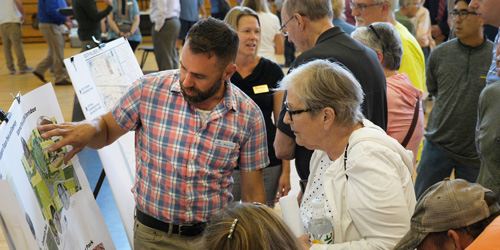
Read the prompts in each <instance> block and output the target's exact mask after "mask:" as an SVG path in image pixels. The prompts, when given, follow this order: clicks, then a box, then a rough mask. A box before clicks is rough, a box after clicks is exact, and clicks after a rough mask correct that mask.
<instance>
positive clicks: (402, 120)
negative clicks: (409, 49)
mask: <svg viewBox="0 0 500 250" xmlns="http://www.w3.org/2000/svg"><path fill="white" fill-rule="evenodd" d="M352 38H354V39H356V40H358V41H359V42H361V43H362V44H364V45H365V46H367V47H368V48H371V49H372V50H374V51H375V52H376V53H377V56H378V58H379V61H380V64H381V65H382V69H384V74H385V77H386V82H387V111H388V118H387V134H388V135H389V136H391V137H393V138H394V139H396V140H398V142H399V143H401V145H403V147H405V148H406V149H408V150H411V151H412V152H413V163H414V164H415V162H416V158H417V153H418V148H419V146H420V142H421V141H422V137H423V136H424V109H423V108H422V105H421V102H422V101H421V99H422V91H420V90H418V89H417V88H415V87H414V86H413V85H412V84H411V81H410V78H409V77H408V75H407V74H406V73H401V74H399V73H398V70H399V67H400V65H401V58H402V57H403V47H402V45H401V37H400V36H399V34H398V32H397V30H396V28H394V25H391V24H390V23H383V22H377V23H373V24H371V25H369V26H368V27H360V28H358V29H356V30H355V31H354V32H353V33H352Z"/></svg>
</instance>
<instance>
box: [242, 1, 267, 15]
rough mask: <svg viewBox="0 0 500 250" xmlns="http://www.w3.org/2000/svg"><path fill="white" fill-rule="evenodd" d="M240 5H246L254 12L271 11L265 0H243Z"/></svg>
mask: <svg viewBox="0 0 500 250" xmlns="http://www.w3.org/2000/svg"><path fill="white" fill-rule="evenodd" d="M241 6H243V7H248V8H250V9H252V10H255V11H256V12H271V11H270V10H269V6H268V5H267V1H266V0H243V1H242V2H241Z"/></svg>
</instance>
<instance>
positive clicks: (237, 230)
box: [200, 203, 301, 250]
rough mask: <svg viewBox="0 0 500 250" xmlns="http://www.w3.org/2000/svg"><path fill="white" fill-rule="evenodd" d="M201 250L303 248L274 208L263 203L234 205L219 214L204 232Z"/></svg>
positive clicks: (286, 249)
mask: <svg viewBox="0 0 500 250" xmlns="http://www.w3.org/2000/svg"><path fill="white" fill-rule="evenodd" d="M235 219H237V220H235ZM229 236H230V237H229ZM200 249H207V250H253V249H259V250H261V249H262V250H271V249H272V250H295V249H297V250H299V249H301V248H300V245H299V243H298V241H297V239H296V237H295V236H294V235H293V233H292V231H291V230H290V228H289V227H288V226H287V225H286V224H285V222H284V221H283V220H282V219H281V218H280V217H279V216H278V214H276V212H275V211H274V210H272V209H271V208H269V207H267V206H265V205H262V204H260V203H257V204H255V203H253V204H252V203H233V204H231V205H230V206H229V207H228V208H227V209H226V210H225V211H223V212H221V213H219V214H217V215H216V217H215V218H214V219H213V220H212V221H211V222H210V225H209V226H208V227H207V228H205V232H204V233H203V236H202V240H201V242H200Z"/></svg>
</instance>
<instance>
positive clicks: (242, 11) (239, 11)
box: [224, 6, 260, 53]
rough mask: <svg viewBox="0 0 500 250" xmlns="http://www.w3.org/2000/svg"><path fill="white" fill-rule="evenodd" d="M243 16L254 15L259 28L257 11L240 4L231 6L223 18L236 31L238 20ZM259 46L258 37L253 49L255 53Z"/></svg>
mask: <svg viewBox="0 0 500 250" xmlns="http://www.w3.org/2000/svg"><path fill="white" fill-rule="evenodd" d="M244 16H251V17H255V19H257V23H259V28H260V20H259V16H258V15H257V13H256V12H255V11H253V10H252V9H250V8H248V7H242V6H236V7H233V8H232V9H231V10H230V11H229V12H228V13H227V14H226V18H224V22H226V23H227V24H229V25H231V26H232V27H233V28H234V29H235V30H236V31H238V22H239V21H240V19H241V18H242V17H244ZM259 37H260V34H259ZM259 46H260V39H259V42H258V43H257V48H256V50H255V53H257V51H258V50H259Z"/></svg>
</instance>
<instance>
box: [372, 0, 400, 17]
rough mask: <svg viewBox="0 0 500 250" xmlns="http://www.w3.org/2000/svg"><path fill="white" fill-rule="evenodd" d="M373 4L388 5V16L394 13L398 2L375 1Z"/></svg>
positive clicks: (394, 0)
mask: <svg viewBox="0 0 500 250" xmlns="http://www.w3.org/2000/svg"><path fill="white" fill-rule="evenodd" d="M375 3H378V4H383V3H388V4H389V14H392V13H393V12H394V10H395V9H396V5H398V0H375Z"/></svg>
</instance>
